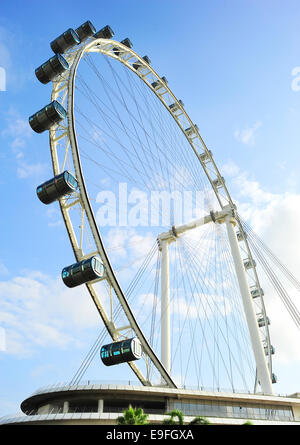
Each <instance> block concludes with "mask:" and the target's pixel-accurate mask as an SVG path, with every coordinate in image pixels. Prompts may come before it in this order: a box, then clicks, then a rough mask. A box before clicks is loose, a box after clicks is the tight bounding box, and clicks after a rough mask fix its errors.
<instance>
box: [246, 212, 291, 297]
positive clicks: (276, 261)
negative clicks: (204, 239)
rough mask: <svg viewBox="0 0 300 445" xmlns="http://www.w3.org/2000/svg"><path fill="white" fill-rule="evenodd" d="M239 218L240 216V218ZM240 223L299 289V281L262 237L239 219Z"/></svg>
mask: <svg viewBox="0 0 300 445" xmlns="http://www.w3.org/2000/svg"><path fill="white" fill-rule="evenodd" d="M240 219H241V218H240ZM241 222H242V225H243V226H244V227H245V229H246V230H245V232H246V234H247V235H249V237H250V238H252V239H253V240H255V241H256V243H257V244H258V245H259V246H260V247H261V249H262V250H263V251H264V252H265V253H266V254H267V255H268V256H269V258H270V259H271V260H272V261H273V262H274V263H275V264H276V265H277V266H278V267H279V268H280V269H281V270H282V272H283V273H284V274H285V275H286V277H287V278H288V279H289V281H290V282H291V283H292V284H293V285H294V286H295V287H296V289H297V290H298V291H300V282H299V280H297V278H296V277H295V276H294V275H293V274H292V273H291V272H290V271H289V270H288V268H287V267H286V266H285V265H284V264H283V263H282V262H281V261H280V259H279V258H278V257H277V256H276V255H275V254H274V253H273V252H272V251H271V249H270V248H269V247H268V246H267V245H266V244H265V243H264V242H263V241H262V239H261V238H260V237H259V236H258V235H257V233H255V232H254V230H253V229H252V228H251V226H250V225H249V224H248V223H246V222H245V221H243V220H242V219H241Z"/></svg>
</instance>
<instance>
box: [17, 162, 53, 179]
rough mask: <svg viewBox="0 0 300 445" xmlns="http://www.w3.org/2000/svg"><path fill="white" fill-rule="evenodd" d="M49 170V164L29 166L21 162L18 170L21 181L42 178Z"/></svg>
mask: <svg viewBox="0 0 300 445" xmlns="http://www.w3.org/2000/svg"><path fill="white" fill-rule="evenodd" d="M48 168H49V166H48V165H47V164H41V163H40V162H38V163H36V164H29V163H28V162H26V161H23V160H21V161H20V162H19V167H18V168H17V175H18V177H19V178H20V179H27V178H29V177H31V176H41V175H44V174H45V173H46V172H47V170H48Z"/></svg>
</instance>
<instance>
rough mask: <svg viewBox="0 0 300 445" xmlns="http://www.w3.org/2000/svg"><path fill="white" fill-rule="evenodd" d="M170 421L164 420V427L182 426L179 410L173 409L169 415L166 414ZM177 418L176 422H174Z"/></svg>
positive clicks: (181, 415) (181, 416)
mask: <svg viewBox="0 0 300 445" xmlns="http://www.w3.org/2000/svg"><path fill="white" fill-rule="evenodd" d="M167 415H168V416H170V419H164V421H163V424H164V425H183V414H182V412H181V411H180V410H179V409H173V411H171V412H170V413H167ZM176 417H177V419H178V422H176V420H174V419H175V418H176Z"/></svg>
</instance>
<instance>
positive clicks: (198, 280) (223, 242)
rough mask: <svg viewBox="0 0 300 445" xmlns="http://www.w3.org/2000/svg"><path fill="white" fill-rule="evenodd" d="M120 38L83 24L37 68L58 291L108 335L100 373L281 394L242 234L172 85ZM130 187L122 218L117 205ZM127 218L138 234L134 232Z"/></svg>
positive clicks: (37, 122)
mask: <svg viewBox="0 0 300 445" xmlns="http://www.w3.org/2000/svg"><path fill="white" fill-rule="evenodd" d="M113 36H114V33H113V31H112V29H111V28H110V27H109V26H105V27H104V28H102V29H101V30H100V31H98V32H96V29H95V28H94V26H93V24H92V23H91V22H90V21H87V22H85V23H84V24H82V25H81V26H80V27H78V28H77V29H76V30H73V29H68V30H67V31H66V32H64V33H63V34H62V35H61V36H59V37H58V38H56V39H55V40H53V41H52V42H51V49H52V50H53V52H54V55H53V56H52V57H51V58H50V59H49V60H48V61H47V62H45V63H44V64H43V65H41V66H40V67H39V68H37V70H36V76H37V78H38V79H39V80H40V82H42V83H43V84H46V83H50V82H52V93H51V99H50V101H48V102H49V103H48V104H47V105H46V106H45V107H44V108H42V109H40V110H39V111H38V112H36V113H35V114H33V115H32V116H31V117H30V118H29V123H30V125H31V127H32V129H33V130H34V131H35V132H37V133H42V132H44V131H49V143H50V152H51V159H52V167H53V173H54V177H53V178H51V179H49V180H47V181H46V182H44V183H43V184H41V185H39V186H38V187H37V195H38V197H39V199H40V200H41V201H42V202H43V203H45V204H51V203H53V202H54V201H58V203H59V206H60V210H61V214H62V216H63V220H64V223H65V226H66V229H67V233H68V236H69V239H70V243H71V246H72V248H73V251H74V256H75V261H74V260H73V261H72V260H70V264H69V265H67V266H66V265H61V266H62V280H63V281H64V283H65V284H66V286H68V287H69V288H70V292H72V290H71V288H73V287H77V286H81V285H84V286H86V288H87V290H88V292H89V294H90V296H91V298H92V300H93V302H94V303H95V306H96V308H97V310H98V312H99V314H100V316H101V319H102V321H103V323H104V330H103V331H102V332H101V335H100V336H99V339H98V340H97V342H96V344H95V345H96V346H95V350H97V351H98V353H99V354H101V358H102V362H100V364H99V366H105V365H118V366H119V365H121V366H127V364H128V365H129V366H130V368H131V369H132V371H133V373H134V374H135V375H136V377H137V378H138V379H139V381H140V382H141V383H142V384H143V385H145V386H147V385H149V386H151V385H162V386H168V387H173V388H176V387H180V386H188V385H189V384H191V385H193V386H195V387H196V386H198V387H199V386H201V387H202V386H211V387H214V388H219V387H228V385H230V386H231V387H232V389H234V385H236V384H237V385H238V387H241V386H244V387H245V388H247V389H248V388H249V386H251V385H254V386H255V391H262V392H263V393H266V394H272V383H274V382H275V376H274V374H273V370H272V355H273V353H274V348H273V346H272V344H271V340H270V334H269V324H270V320H269V318H268V316H267V314H266V309H265V304H264V292H263V289H262V288H261V284H260V281H259V277H258V272H257V265H256V262H255V259H254V258H253V255H252V251H251V249H250V245H249V242H248V237H247V233H246V230H245V224H244V223H243V221H242V219H241V217H240V216H239V213H238V210H237V208H236V205H235V204H234V201H233V199H232V197H231V196H230V193H229V191H228V189H227V186H226V183H225V179H224V177H223V176H222V174H221V172H220V171H219V169H218V167H217V165H216V163H215V160H214V158H213V154H212V152H211V150H209V149H208V147H207V146H206V145H205V143H204V141H203V139H202V137H201V136H200V133H199V129H198V126H197V125H196V124H195V123H194V122H193V120H192V119H191V118H190V117H189V115H188V113H187V110H186V109H185V106H184V103H183V102H182V100H179V99H177V97H176V96H175V94H174V93H173V91H172V90H171V88H170V86H169V84H168V81H167V79H166V77H164V76H160V75H159V74H158V73H157V72H156V71H155V70H154V69H153V67H152V66H151V62H150V59H149V57H148V56H142V57H141V56H140V55H138V54H137V53H136V52H135V51H134V50H133V49H132V43H131V41H130V40H129V38H125V39H124V40H122V41H121V42H119V41H117V40H113ZM108 186H109V187H110V190H109V192H108V191H107V190H106V189H105V187H106V188H107V187H108ZM121 186H122V187H123V188H122V187H121ZM125 186H126V190H127V191H130V192H131V195H130V199H131V203H132V204H135V207H134V211H132V212H131V214H130V215H128V213H129V212H128V208H127V209H125V206H123V210H124V211H125V210H126V212H127V213H126V217H127V218H124V212H123V213H122V211H121V210H122V208H121V207H122V205H123V204H122V203H121V202H118V208H117V207H116V206H115V207H114V204H116V199H115V197H116V194H117V193H119V199H120V190H121V192H124V188H125ZM124 196H125V195H124V194H123V197H124ZM105 197H106V204H107V206H106V216H107V215H110V216H111V219H110V222H111V226H109V224H107V225H105V224H104V223H103V216H105V215H104V212H102V210H103V208H104V207H103V206H102V210H101V208H100V205H101V204H102V205H103V204H104V201H105V199H104V198H105ZM110 197H111V200H110V201H109V199H108V198H110ZM127 199H128V195H127ZM164 199H165V200H166V201H163V200H164ZM168 199H169V201H168ZM166 203H167V204H166ZM127 204H128V202H127ZM164 205H165V206H164ZM109 206H110V207H109ZM191 209H192V211H191ZM183 210H186V212H184V211H183ZM147 212H148V213H147ZM129 216H131V217H132V220H134V221H135V222H136V223H137V222H138V223H140V224H137V225H136V226H135V227H134V225H133V226H132V227H133V228H132V227H131V228H128V217H129ZM147 216H148V217H149V218H148V221H146V219H147V218H146V217H147ZM101 218H102V220H101ZM116 219H118V221H117V222H116ZM100 220H101V221H100ZM149 221H150V222H149ZM138 229H139V230H138ZM118 243H119V244H118ZM100 346H101V347H100ZM100 351H101V352H100ZM124 363H125V364H124ZM207 382H209V383H207ZM236 382H238V383H236Z"/></svg>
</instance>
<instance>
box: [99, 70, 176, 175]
mask: <svg viewBox="0 0 300 445" xmlns="http://www.w3.org/2000/svg"><path fill="white" fill-rule="evenodd" d="M92 65H93V64H92ZM93 66H94V65H93ZM94 69H95V71H96V75H97V77H98V78H99V80H100V81H101V83H102V86H103V88H104V91H105V93H106V95H107V97H108V99H109V101H110V104H111V106H112V107H113V110H114V114H115V115H116V116H117V118H118V120H119V121H120V124H121V128H122V130H123V131H124V133H125V134H126V136H127V137H128V139H129V141H130V142H131V146H132V148H133V150H134V151H135V156H136V157H137V158H138V159H139V155H138V152H137V151H136V149H135V143H136V142H139V141H138V140H136V141H134V143H132V141H131V139H130V137H129V133H132V131H131V130H129V129H128V130H127V127H126V126H125V124H124V122H123V121H122V119H121V118H120V115H119V113H118V111H117V110H116V107H115V106H114V104H113V101H112V99H111V96H110V95H109V93H108V90H107V88H106V85H105V84H107V82H106V81H105V79H104V78H103V77H102V76H101V75H100V73H99V71H98V70H97V68H96V67H95V66H94ZM114 78H115V76H114ZM108 87H109V88H110V86H109V85H108ZM110 89H111V92H112V95H113V96H115V97H116V98H117V100H118V101H119V102H120V104H121V105H122V106H124V107H125V110H126V109H127V113H128V115H129V116H130V118H131V120H132V118H134V117H133V116H132V113H130V112H129V110H128V108H127V107H126V103H125V101H124V98H123V99H120V98H119V97H118V96H117V95H116V93H115V91H114V89H112V88H110ZM118 89H119V92H120V88H119V87H118ZM122 97H123V96H122ZM141 146H142V147H143V144H141ZM163 151H164V150H162V152H163ZM167 171H168V166H167ZM147 175H148V173H147V172H146V176H147Z"/></svg>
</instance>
